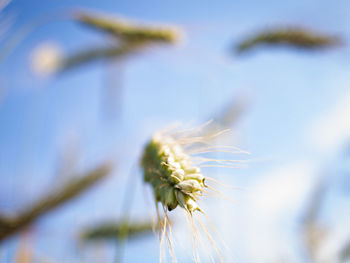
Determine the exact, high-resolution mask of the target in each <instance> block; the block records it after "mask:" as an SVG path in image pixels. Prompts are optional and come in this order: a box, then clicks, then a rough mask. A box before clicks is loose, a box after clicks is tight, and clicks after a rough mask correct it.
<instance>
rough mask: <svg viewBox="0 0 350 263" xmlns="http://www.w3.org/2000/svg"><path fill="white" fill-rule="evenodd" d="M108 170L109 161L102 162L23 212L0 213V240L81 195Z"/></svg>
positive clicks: (106, 173)
mask: <svg viewBox="0 0 350 263" xmlns="http://www.w3.org/2000/svg"><path fill="white" fill-rule="evenodd" d="M110 171H111V165H110V164H109V163H106V164H103V165H101V166H99V167H97V168H96V169H94V170H92V171H90V172H88V173H86V174H84V175H82V176H79V177H78V178H75V179H72V180H71V181H70V182H67V183H66V184H65V185H64V186H62V187H61V188H60V189H57V190H54V191H52V192H50V193H49V194H48V195H46V196H43V197H42V198H41V199H40V200H39V201H37V202H36V203H35V204H33V205H32V206H30V207H29V208H26V209H24V210H23V212H20V213H19V214H18V215H16V216H5V215H0V242H1V241H3V240H4V239H5V238H7V237H9V236H11V235H13V234H15V233H17V232H18V231H21V230H23V229H24V228H25V227H26V226H28V225H30V224H31V223H33V222H34V221H35V220H37V219H38V218H40V217H41V216H43V215H45V214H46V213H47V212H50V211H51V210H53V209H55V208H57V207H59V206H61V205H63V204H65V203H67V202H68V201H70V200H72V199H73V198H75V197H77V196H79V195H81V194H82V193H83V192H85V191H86V190H87V189H89V188H91V187H92V186H94V185H95V184H96V183H97V182H99V181H100V180H101V179H103V178H105V177H106V176H107V175H108V174H109V172H110Z"/></svg>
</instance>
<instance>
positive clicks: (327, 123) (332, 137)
mask: <svg viewBox="0 0 350 263" xmlns="http://www.w3.org/2000/svg"><path fill="white" fill-rule="evenodd" d="M309 134H310V135H309V137H310V141H311V142H312V143H313V145H314V146H315V147H316V150H318V151H321V152H322V153H330V154H332V153H334V152H336V151H337V150H339V148H341V147H342V146H343V145H344V144H345V143H347V142H348V141H350V91H349V92H347V93H345V94H342V96H341V98H340V99H339V100H338V102H337V103H336V104H335V105H333V106H332V107H331V108H330V109H329V110H327V111H326V112H324V113H323V114H322V115H321V116H319V117H318V118H317V120H316V121H315V122H314V123H313V124H312V125H311V129H310V130H309Z"/></svg>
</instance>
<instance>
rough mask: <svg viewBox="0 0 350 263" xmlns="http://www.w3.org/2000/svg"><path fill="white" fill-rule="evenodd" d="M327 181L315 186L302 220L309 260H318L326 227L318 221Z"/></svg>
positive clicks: (326, 230)
mask: <svg viewBox="0 0 350 263" xmlns="http://www.w3.org/2000/svg"><path fill="white" fill-rule="evenodd" d="M327 184H328V181H326V180H322V181H321V182H319V183H318V185H317V186H316V187H315V190H314V192H313V194H312V196H311V200H310V203H309V205H308V207H307V209H306V212H305V215H304V220H303V237H304V241H305V243H304V244H305V247H306V251H307V253H308V257H309V260H310V262H314V263H315V262H318V254H319V250H320V247H321V245H322V243H323V242H324V240H325V238H326V236H327V233H328V229H327V228H326V227H325V226H322V225H321V224H320V222H319V216H320V212H321V208H322V206H323V202H324V198H325V195H326V192H327V188H328V185H327Z"/></svg>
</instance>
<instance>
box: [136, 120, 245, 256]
mask: <svg viewBox="0 0 350 263" xmlns="http://www.w3.org/2000/svg"><path fill="white" fill-rule="evenodd" d="M204 127H205V126H203V127H200V128H197V129H190V130H185V131H172V132H170V131H167V132H160V133H156V134H155V135H154V136H153V137H152V138H151V140H150V141H149V142H148V144H147V145H146V146H145V149H144V152H143V156H142V161H141V165H142V168H143V172H144V181H145V183H147V184H150V185H151V187H152V189H153V194H154V199H155V202H156V203H157V204H158V203H160V204H161V206H162V207H163V209H164V219H163V220H160V215H159V211H158V206H156V207H157V215H158V221H159V228H160V246H161V247H162V241H163V240H164V239H165V238H166V241H167V243H168V246H169V249H170V255H171V256H172V262H176V256H175V253H174V250H173V246H172V241H171V237H170V236H171V235H172V231H171V225H170V223H169V218H168V211H172V210H174V209H176V208H177V207H179V208H180V210H181V209H183V211H185V214H186V219H187V221H188V223H189V224H190V227H191V232H192V234H193V235H192V245H193V253H194V254H193V259H194V261H195V262H199V261H200V256H199V253H198V247H197V246H198V242H200V243H201V244H202V247H203V246H204V245H203V242H201V241H203V240H200V232H199V231H198V230H203V232H204V235H205V236H206V237H207V239H208V240H207V241H208V242H209V243H210V247H211V248H212V249H214V250H215V252H216V255H217V256H218V258H219V261H220V262H223V260H222V254H221V251H219V249H218V248H217V247H216V244H215V242H214V238H213V236H212V234H211V233H210V231H209V230H208V229H207V228H206V226H205V224H203V222H202V220H201V219H200V215H204V216H205V218H206V220H207V221H209V223H210V225H211V230H214V231H215V234H217V235H219V233H218V231H217V230H216V228H215V227H214V226H213V224H212V223H211V221H210V219H209V217H207V215H206V214H205V213H204V211H203V210H202V209H201V208H200V206H199V204H198V202H199V201H200V198H201V197H204V196H207V195H212V196H220V197H224V198H226V199H229V198H227V197H226V196H224V195H223V194H221V193H220V192H219V191H218V190H217V189H215V188H213V187H212V186H210V185H208V183H207V181H212V182H213V181H214V182H216V183H219V182H217V181H216V180H214V179H213V178H210V177H208V176H204V174H203V173H202V171H201V167H205V166H219V167H229V168H232V163H234V162H236V161H235V160H217V159H210V158H206V157H200V156H193V155H192V154H196V155H197V154H201V153H207V152H215V151H222V152H226V153H227V152H228V153H242V151H240V150H238V149H237V148H234V147H229V146H226V147H216V146H212V145H211V142H212V140H213V139H214V138H216V137H217V136H219V135H220V134H222V133H223V132H224V131H222V132H217V133H214V134H208V133H207V132H206V131H207V129H203V128H204ZM206 128H207V127H206ZM212 162H214V164H212ZM211 191H214V194H213V193H212V192H211ZM196 211H197V212H199V214H198V215H197V213H195V212H196ZM196 223H199V226H198V227H199V229H197V226H196ZM168 229H169V230H168ZM168 231H169V233H168ZM161 250H162V249H161ZM206 253H209V257H210V258H211V261H212V262H214V260H213V258H212V256H211V255H210V252H209V251H208V250H206ZM160 261H162V257H161V255H160Z"/></svg>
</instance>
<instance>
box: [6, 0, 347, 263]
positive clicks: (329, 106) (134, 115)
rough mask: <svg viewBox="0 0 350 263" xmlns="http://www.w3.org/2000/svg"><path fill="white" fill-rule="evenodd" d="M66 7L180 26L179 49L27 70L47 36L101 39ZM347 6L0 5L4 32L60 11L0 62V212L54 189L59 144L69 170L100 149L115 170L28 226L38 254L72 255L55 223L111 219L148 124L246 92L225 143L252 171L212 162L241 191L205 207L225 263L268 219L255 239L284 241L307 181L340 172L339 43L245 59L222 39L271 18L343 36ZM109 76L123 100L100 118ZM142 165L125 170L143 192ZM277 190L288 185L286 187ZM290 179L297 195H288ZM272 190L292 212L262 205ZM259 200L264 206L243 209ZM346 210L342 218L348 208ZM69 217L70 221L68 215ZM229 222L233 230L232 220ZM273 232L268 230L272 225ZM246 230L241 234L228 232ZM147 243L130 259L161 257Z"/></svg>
mask: <svg viewBox="0 0 350 263" xmlns="http://www.w3.org/2000/svg"><path fill="white" fill-rule="evenodd" d="M74 8H87V9H91V10H98V11H101V12H107V13H112V14H116V15H121V16H123V17H128V18H133V19H137V20H140V21H149V22H152V23H153V22H154V23H156V22H159V23H166V24H174V25H177V26H179V27H180V28H182V29H183V31H184V35H185V37H184V39H183V41H182V42H181V43H180V44H178V45H176V46H164V47H159V48H155V49H152V50H151V51H150V52H145V53H144V54H141V55H140V56H137V57H134V58H132V59H131V60H129V61H127V62H126V63H111V64H108V63H98V64H95V65H91V66H87V67H84V68H81V69H77V70H74V71H72V72H69V73H67V74H65V75H62V76H60V77H49V78H39V77H38V76H35V75H34V74H33V72H31V71H30V58H31V53H32V51H33V50H34V49H35V48H36V47H37V46H38V45H40V44H41V43H43V42H54V43H56V44H57V45H59V46H60V47H61V49H62V50H63V51H64V52H67V53H69V52H73V51H76V50H79V49H81V48H85V47H88V46H93V45H94V44H103V42H104V41H106V39H105V38H104V36H103V35H102V34H101V35H100V34H96V33H95V32H93V31H90V30H88V29H86V28H84V27H81V26H79V25H76V24H74V23H73V22H71V21H69V20H67V19H64V18H61V16H62V15H61V14H65V12H66V11H69V10H74ZM349 9H350V6H349V3H348V2H347V1H345V0H344V1H337V2H336V3H334V2H330V1H316V0H312V1H311V0H310V1H216V2H214V1H173V2H166V1H119V2H116V1H74V4H72V2H71V1H62V0H61V1H25V0H22V1H16V0H14V1H13V2H12V3H11V4H10V5H9V6H8V7H7V8H6V9H5V11H4V15H8V16H12V15H13V17H14V24H13V27H12V28H11V30H10V31H9V32H8V34H7V35H5V39H4V40H6V39H7V38H8V37H9V36H10V35H11V33H13V32H16V30H19V29H20V28H22V27H23V26H24V25H28V23H31V22H32V21H36V20H37V19H38V18H41V17H44V18H45V17H51V14H52V16H54V15H57V16H58V19H57V20H55V21H53V22H50V23H45V24H44V25H42V26H40V27H38V28H37V29H36V30H35V31H34V32H32V33H31V34H30V35H29V36H28V37H26V38H25V39H24V40H23V41H22V42H21V43H20V44H19V45H18V46H17V47H16V48H15V49H14V51H13V52H12V53H11V54H10V55H9V56H8V57H7V59H6V60H5V61H4V62H3V63H2V65H1V67H0V85H1V86H2V94H3V96H2V98H1V100H0V123H1V124H2V126H1V127H2V128H1V129H0V175H1V180H2V184H1V185H0V209H1V210H2V211H8V212H10V211H16V210H18V209H20V208H21V207H23V206H24V205H25V204H27V203H28V202H31V201H33V200H35V199H36V198H37V197H39V196H40V194H42V193H44V192H45V191H49V189H50V187H51V186H52V185H55V184H56V183H59V182H62V181H64V179H65V178H60V177H59V176H57V174H55V173H56V171H57V165H58V163H57V162H58V158H59V157H60V156H61V155H62V154H64V153H66V152H65V151H67V149H70V148H73V149H75V148H77V152H78V153H77V155H78V156H79V160H78V164H77V169H79V170H84V169H88V168H90V167H93V166H94V165H97V164H98V163H100V162H101V161H103V160H105V159H106V158H108V159H112V160H114V161H115V162H116V164H117V167H118V169H117V170H116V172H115V175H114V176H113V177H112V179H110V182H109V183H105V184H102V185H101V186H99V187H98V188H96V189H95V190H94V191H92V192H90V193H89V194H88V195H86V196H85V197H84V198H82V199H79V200H77V201H74V202H73V203H71V204H69V205H68V206H66V207H65V208H63V209H60V210H59V211H57V212H55V213H53V214H51V215H48V216H47V217H45V218H44V219H42V220H40V222H39V223H38V224H37V225H38V228H37V229H38V230H36V231H38V232H39V234H36V235H35V238H34V239H35V242H34V245H33V246H34V247H35V251H36V252H37V254H45V256H47V257H52V258H53V259H56V260H57V261H60V260H61V261H64V262H66V261H67V262H68V261H69V262H71V261H72V260H77V257H78V256H77V252H76V251H75V250H76V248H75V247H74V245H73V244H75V243H74V240H73V238H72V235H73V236H74V234H71V235H69V236H70V237H69V238H68V237H66V236H65V235H62V233H61V232H62V231H61V229H67V228H70V227H71V228H74V229H79V227H81V226H82V225H86V224H89V223H91V222H95V221H98V220H102V219H103V218H113V217H114V218H116V217H118V216H120V214H121V213H122V211H121V209H120V207H121V204H122V203H123V202H124V201H123V188H122V187H118V186H119V185H120V182H122V183H125V181H126V177H127V176H128V175H129V174H130V169H131V167H133V166H135V165H137V163H138V158H139V155H140V152H141V151H142V147H143V145H144V143H145V142H146V141H147V139H148V138H149V136H150V135H151V134H152V133H153V132H154V131H156V130H157V129H159V128H162V127H164V126H167V125H169V124H171V123H173V122H174V121H181V122H183V123H190V124H200V123H203V122H205V121H207V120H208V119H209V118H211V117H212V116H213V115H215V114H216V113H217V112H218V111H220V109H221V108H222V106H223V105H225V104H226V103H228V102H229V101H230V100H232V98H233V99H235V98H239V97H240V96H242V95H245V96H248V97H249V98H250V104H249V105H250V106H249V108H248V109H247V111H246V112H245V113H244V115H243V116H242V118H241V119H240V122H239V123H238V124H237V125H236V126H235V127H234V129H235V132H237V134H238V136H237V139H236V140H234V141H235V143H237V144H238V146H240V147H241V148H243V149H245V150H247V151H249V152H251V153H252V154H251V156H249V157H247V158H251V159H252V160H253V161H252V162H251V163H250V164H249V166H248V168H244V169H237V170H233V171H232V170H223V171H217V170H215V171H214V172H220V173H221V174H222V175H221V176H220V179H221V180H225V182H227V183H229V184H231V185H235V186H238V187H244V188H245V191H244V192H243V193H241V192H233V193H231V192H230V193H229V194H230V196H233V199H235V198H237V199H239V203H240V205H239V206H238V207H235V206H234V207H232V206H231V205H230V204H226V203H225V201H220V209H219V210H220V212H219V213H215V212H213V213H214V216H213V217H214V221H217V222H216V223H218V224H219V225H220V226H219V228H220V229H221V230H222V229H227V228H229V229H232V232H226V233H227V234H225V235H224V237H226V238H228V239H229V243H230V244H231V246H232V247H231V249H232V250H233V251H234V254H235V258H237V261H235V262H250V261H254V260H256V258H254V257H253V256H252V255H250V254H251V253H249V251H250V249H252V248H250V247H249V245H250V244H253V243H251V242H252V241H251V238H252V236H254V234H255V233H256V232H254V229H262V228H265V225H270V224H271V222H278V223H276V228H274V229H270V228H265V231H266V232H262V233H261V234H260V236H262V237H263V238H262V239H258V241H259V242H260V244H261V243H266V244H268V243H271V242H275V241H276V240H275V239H278V238H279V235H278V232H279V227H281V229H285V232H286V234H285V236H286V237H287V240H293V238H295V236H296V235H297V234H296V232H297V231H295V230H294V229H295V228H293V227H295V224H296V223H295V220H296V219H297V216H298V213H300V212H301V207H302V205H303V202H304V201H305V199H306V198H307V194H308V193H309V192H310V190H311V188H312V184H313V182H314V179H315V178H316V177H317V176H319V175H320V174H322V173H323V171H324V170H326V171H329V170H330V171H333V169H335V170H336V169H338V168H337V167H338V166H339V165H340V164H339V159H338V158H339V156H340V155H341V153H342V151H343V148H344V147H346V144H347V140H348V139H349V136H348V134H350V128H349V127H350V124H348V123H349V120H348V115H347V113H350V111H347V110H348V108H347V104H349V103H348V102H350V99H347V98H349V91H348V89H349V88H348V85H349V83H350V79H349V78H350V77H349V74H348V71H349V67H350V64H349V62H348V61H349V55H350V53H349V48H348V47H347V46H345V47H341V48H339V49H336V50H330V51H326V52H324V53H317V52H311V53H307V52H298V51H295V50H287V49H277V50H259V51H260V52H255V53H252V54H249V55H247V56H244V57H235V56H232V55H231V54H230V53H229V49H230V47H231V46H232V44H233V43H235V42H236V41H238V40H239V39H240V38H241V37H242V36H244V35H246V34H247V33H249V32H251V30H254V29H262V28H264V27H266V26H270V25H275V24H279V25H280V24H282V25H302V26H303V25H304V26H307V27H310V28H314V29H317V30H320V31H322V32H332V33H336V34H339V35H341V36H342V37H343V38H344V40H345V41H347V40H348V34H349V33H350V32H349V28H350V27H349V26H350V17H349V16H348V13H349V12H348V11H349ZM4 40H3V41H2V42H1V45H2V44H3V43H4ZM114 74H118V76H119V75H120V76H121V78H122V79H121V83H122V86H123V91H122V100H121V101H119V100H118V102H121V106H118V107H117V109H118V112H117V113H116V114H115V116H111V117H108V116H107V117H106V116H105V115H104V114H103V109H104V106H103V105H101V102H102V101H103V99H104V97H103V96H104V94H105V93H104V92H105V90H106V89H107V88H108V87H107V83H108V78H110V76H111V75H114ZM120 109H121V111H119V110H120ZM329 123H330V124H331V125H330V126H329V125H328V124H329ZM315 127H316V128H315ZM332 127H333V128H332ZM315 138H316V139H315ZM317 138H321V139H317ZM322 138H327V144H323V142H324V140H322ZM314 139H315V140H314ZM325 145H326V146H325ZM243 158H244V157H243ZM254 160H256V161H254ZM341 160H342V159H341ZM284 171H285V172H284ZM291 171H294V173H295V176H294V175H293V174H294V173H293V172H291ZM208 172H209V173H210V172H212V171H210V170H208ZM330 173H331V174H332V172H330ZM271 174H272V175H271ZM140 175H141V174H140V173H137V174H136V175H134V176H135V178H138V179H137V180H138V187H139V188H142V185H141V180H140ZM338 177H339V176H338ZM303 178H305V179H303ZM137 180H136V181H137ZM284 180H286V181H287V182H289V188H288V185H287V186H286V185H283V183H276V185H279V186H280V187H278V189H275V188H274V189H275V190H276V191H275V192H274V191H273V190H269V191H268V192H264V191H263V190H261V189H263V188H264V187H265V186H266V189H269V188H268V186H269V185H274V183H275V182H283V181H284ZM303 180H305V184H304V183H303V182H304V181H303ZM337 180H338V179H336V181H337ZM339 180H340V179H339ZM56 181H58V182H56ZM283 187H287V188H285V190H286V191H284V190H283V189H284V188H283ZM296 188H297V189H296ZM288 189H292V190H295V191H292V190H291V191H290V192H288ZM260 190H261V191H262V193H264V194H266V195H268V196H269V197H268V198H267V199H266V200H267V201H265V202H261V203H260V202H258V201H257V200H259V199H261V198H262V197H259V196H256V194H255V193H260V192H259V191H260ZM297 190H299V192H298V191H297ZM334 192H337V191H334ZM284 193H290V194H286V195H283V194H284ZM338 195H339V194H337V193H335V194H334V196H335V197H333V198H335V199H336V200H338V199H337V198H340V197H337V196H338ZM296 196H299V197H298V198H297V197H296ZM137 197H138V198H140V199H142V194H140V193H138V194H137ZM278 198H281V199H282V200H286V203H288V204H290V206H291V207H292V208H293V209H290V211H288V209H285V208H284V209H283V207H284V202H281V203H278V202H277V203H275V202H272V201H273V200H276V199H278ZM288 198H290V200H289V201H288V200H287V199H288ZM340 200H343V198H340ZM340 203H342V202H340ZM101 204H103V205H101ZM266 204H267V205H266ZM273 204H275V206H273ZM264 205H265V206H266V207H270V208H266V207H264ZM215 206H216V205H212V204H211V203H209V205H208V209H210V210H209V211H212V210H213V211H215V210H214V208H215ZM91 207H92V208H93V209H91ZM256 207H259V209H260V208H261V210H259V209H257V210H253V209H255V208H256ZM281 207H282V208H281ZM330 207H331V208H330V211H343V210H342V209H344V208H343V206H341V207H338V206H332V205H330ZM133 208H134V209H132V211H133V213H134V214H135V217H138V216H140V215H142V214H144V213H145V211H149V210H150V208H149V207H148V206H147V205H145V204H144V202H140V203H139V202H137V203H136V204H134V205H133ZM151 209H153V207H151ZM264 209H267V211H270V212H271V211H273V213H272V212H271V214H273V215H274V216H275V217H274V218H272V217H273V216H271V217H269V216H268V215H266V210H264ZM333 209H334V210H333ZM337 209H340V210H337ZM254 211H260V212H261V214H254ZM344 211H345V210H344ZM333 213H334V212H333ZM208 214H210V213H209V212H208ZM215 214H216V216H215ZM237 214H239V215H237ZM252 215H254V217H258V218H262V220H261V222H259V223H257V222H255V221H254V220H251V219H250V220H248V219H247V218H251V217H252ZM349 216H350V215H348V213H347V214H345V218H348V217H349ZM76 218H78V220H74V219H76ZM223 218H225V219H223ZM233 221H234V222H237V224H238V226H239V227H237V228H236V229H235V225H234V224H233V223H232V222H233ZM255 223H256V224H255ZM248 224H251V229H250V230H249V231H248V230H247V231H243V230H241V229H248V228H250V226H249V225H248ZM254 224H255V225H254ZM291 226H292V227H291ZM179 228H181V226H179ZM50 231H51V232H50ZM273 231H275V232H277V234H276V233H274V234H272V232H273ZM179 232H181V231H180V230H179ZM47 233H49V234H47ZM235 237H237V238H235ZM238 237H239V238H238ZM270 237H271V240H270V239H269V238H270ZM242 239H243V240H244V242H238V241H237V240H242ZM264 240H265V242H264ZM266 240H270V241H266ZM258 241H256V243H257V242H258ZM62 242H65V243H64V245H62ZM288 242H289V241H288ZM256 243H254V245H252V246H253V247H254V249H255V250H254V251H255V252H256V253H252V254H256V255H257V257H258V256H260V255H261V257H260V258H264V257H265V258H264V259H265V260H272V259H271V258H269V255H265V254H264V253H263V251H264V250H268V247H265V246H259V244H256ZM282 243H283V242H282ZM284 243H287V241H285V242H284ZM15 245H16V239H14V240H11V241H9V242H8V243H6V244H5V245H4V247H3V248H2V250H1V251H2V253H3V254H2V255H3V258H4V262H9V259H11V257H12V255H13V249H14V247H15ZM72 247H74V248H72ZM259 248H260V249H259ZM152 249H153V250H154V249H157V242H156V239H155V238H154V239H152V238H150V239H144V240H140V241H136V243H133V244H130V247H128V250H127V261H128V262H133V261H137V260H138V259H137V258H138V255H141V256H140V257H141V258H143V259H144V258H146V260H147V262H154V260H155V258H157V253H151V251H152ZM281 249H283V248H281ZM128 251H129V252H128ZM134 251H136V252H135V253H133V252H134ZM84 253H88V252H86V251H85V252H84ZM106 253H107V254H108V255H109V256H111V254H113V249H112V248H109V249H107V252H106ZM288 253H292V252H287V254H288ZM282 254H283V253H282ZM186 260H188V259H186ZM227 261H228V262H232V261H230V260H229V259H228V260H227ZM137 262H138V261H137Z"/></svg>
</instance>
